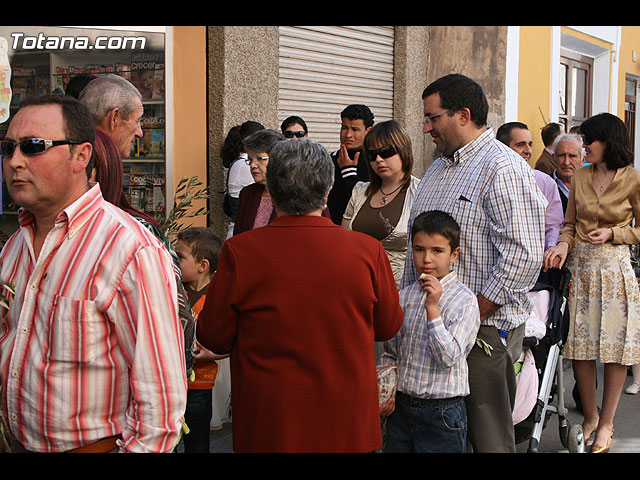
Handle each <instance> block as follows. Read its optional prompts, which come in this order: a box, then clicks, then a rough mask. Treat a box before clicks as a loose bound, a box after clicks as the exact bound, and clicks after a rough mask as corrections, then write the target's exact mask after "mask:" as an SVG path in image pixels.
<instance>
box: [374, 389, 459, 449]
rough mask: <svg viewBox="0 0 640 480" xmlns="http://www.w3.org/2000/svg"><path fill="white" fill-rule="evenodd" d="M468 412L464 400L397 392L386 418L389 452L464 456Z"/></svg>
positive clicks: (387, 447)
mask: <svg viewBox="0 0 640 480" xmlns="http://www.w3.org/2000/svg"><path fill="white" fill-rule="evenodd" d="M466 445H467V410H466V407H465V404H464V399H463V397H456V398H446V399H441V400H437V399H434V400H426V399H421V398H414V397H410V396H408V395H405V394H403V393H402V392H396V408H395V410H394V412H393V413H392V414H391V415H390V416H389V418H388V419H387V446H386V452H388V453H465V451H466Z"/></svg>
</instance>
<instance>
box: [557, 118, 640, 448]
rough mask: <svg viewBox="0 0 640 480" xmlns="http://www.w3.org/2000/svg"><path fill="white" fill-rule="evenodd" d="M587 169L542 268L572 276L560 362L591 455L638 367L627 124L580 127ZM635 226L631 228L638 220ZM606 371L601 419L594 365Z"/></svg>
mask: <svg viewBox="0 0 640 480" xmlns="http://www.w3.org/2000/svg"><path fill="white" fill-rule="evenodd" d="M581 132H582V137H583V146H584V149H585V153H586V157H585V158H586V161H587V162H589V163H590V165H587V166H585V167H583V168H581V169H579V170H577V171H576V172H575V174H574V175H573V177H572V179H571V189H570V192H571V193H570V196H569V203H568V205H567V212H566V218H565V223H564V227H563V229H562V230H561V233H560V238H559V239H558V244H557V246H555V247H553V248H550V249H549V250H547V251H546V252H545V256H544V266H545V268H559V267H561V266H562V265H563V264H564V262H565V259H566V261H567V267H568V268H569V270H570V271H571V274H572V280H571V291H570V294H569V312H570V319H571V320H570V325H569V334H568V337H567V342H566V344H565V345H564V347H563V356H564V357H565V358H570V359H572V360H573V369H574V371H575V374H576V380H577V383H578V389H579V391H580V397H581V399H582V406H583V412H584V421H583V429H584V434H585V440H588V439H589V438H590V437H591V435H592V434H593V433H594V432H595V434H596V435H595V439H594V441H593V445H592V446H591V452H592V453H603V452H607V451H608V450H609V447H610V444H611V438H612V437H613V420H614V416H615V412H616V409H617V406H618V401H619V399H620V394H621V393H622V388H623V386H624V382H625V378H626V374H627V366H628V365H633V364H636V363H638V362H639V361H640V345H639V343H640V291H639V289H638V282H637V280H636V277H635V274H634V272H633V269H632V267H631V262H630V252H629V245H630V244H634V243H639V242H640V228H638V227H634V226H633V225H634V219H637V218H638V217H639V216H640V172H638V171H637V170H635V169H634V168H633V153H632V150H631V147H630V142H629V137H628V133H627V129H626V126H625V124H624V123H623V122H622V120H620V119H619V118H618V117H616V116H615V115H611V114H609V113H602V114H598V115H595V116H593V117H591V118H589V119H587V120H586V121H585V122H584V123H582V125H581ZM636 222H637V220H636ZM596 360H599V361H600V362H602V363H603V364H604V386H603V399H602V411H601V413H600V415H598V409H597V403H596V380H595V375H596V369H595V361H596Z"/></svg>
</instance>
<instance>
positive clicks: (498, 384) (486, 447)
mask: <svg viewBox="0 0 640 480" xmlns="http://www.w3.org/2000/svg"><path fill="white" fill-rule="evenodd" d="M422 98H423V103H424V129H423V131H424V133H430V134H431V137H432V139H433V142H434V143H435V146H436V149H437V150H438V152H439V156H438V157H437V158H436V160H435V161H434V162H433V164H432V165H431V166H430V167H429V169H428V170H427V172H426V173H425V175H424V178H423V179H422V182H421V183H420V186H419V188H418V192H417V193H416V199H415V201H414V204H413V208H412V213H411V217H410V221H409V231H411V225H412V222H413V219H414V218H415V217H416V216H417V215H419V214H420V213H421V212H424V211H428V210H443V211H445V212H447V213H449V214H451V215H452V216H453V217H454V218H455V219H456V221H457V222H458V223H459V224H460V226H461V229H462V235H461V244H460V247H461V254H460V258H459V261H458V262H457V263H456V264H455V267H454V268H455V270H456V272H457V274H458V277H459V279H460V281H461V282H462V283H463V284H465V285H466V286H467V287H469V288H470V289H471V290H472V291H473V292H474V293H475V294H476V295H477V299H478V306H479V307H480V320H481V326H480V331H479V332H478V337H477V342H476V345H475V346H474V348H473V349H472V350H471V352H470V353H469V356H468V357H467V361H468V364H469V385H470V390H471V393H470V395H469V396H468V397H466V399H465V403H466V406H467V411H468V420H469V432H468V438H469V442H470V444H471V447H472V449H473V451H474V452H515V440H514V432H513V422H512V421H511V411H512V408H513V402H514V398H515V387H516V381H515V373H514V367H513V364H514V361H515V360H517V358H518V356H519V355H520V352H521V349H522V338H523V335H524V325H525V322H526V320H527V318H528V317H529V313H530V312H531V309H532V305H531V303H530V302H529V300H528V298H527V292H528V291H529V290H530V289H531V288H532V287H533V285H534V284H535V281H536V279H537V277H538V274H539V273H540V269H541V267H542V255H543V245H544V212H545V208H546V205H547V201H546V199H545V198H544V196H543V195H542V193H541V192H540V190H539V189H538V187H537V185H536V183H535V178H534V176H533V173H532V169H531V168H530V167H529V165H527V163H526V162H525V161H524V160H523V159H522V158H521V157H520V156H519V155H518V154H517V153H515V152H514V151H513V150H511V149H510V148H509V147H507V146H506V145H504V144H502V143H501V142H499V141H497V140H496V139H495V136H494V133H493V130H492V129H491V128H490V127H488V126H487V113H488V102H487V99H486V97H485V95H484V92H483V91H482V88H481V87H480V85H478V84H477V83H476V82H475V81H474V80H472V79H470V78H468V77H465V76H464V75H460V74H451V75H446V76H444V77H442V78H440V79H438V80H436V81H435V82H433V83H432V84H430V85H429V86H428V87H427V88H426V89H425V91H424V92H423V94H422ZM408 243H409V245H408V250H407V251H411V239H410V238H408ZM418 275H419V274H418V273H417V272H416V270H415V268H414V265H413V262H412V260H411V256H410V255H407V260H406V265H405V273H404V278H403V284H402V286H403V287H405V286H407V285H409V284H411V283H413V282H415V281H417V280H418Z"/></svg>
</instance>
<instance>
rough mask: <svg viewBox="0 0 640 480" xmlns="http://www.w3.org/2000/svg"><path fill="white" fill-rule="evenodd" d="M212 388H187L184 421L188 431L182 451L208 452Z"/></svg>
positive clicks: (184, 437)
mask: <svg viewBox="0 0 640 480" xmlns="http://www.w3.org/2000/svg"><path fill="white" fill-rule="evenodd" d="M212 394H213V389H212V388H210V389H208V390H189V391H188V392H187V409H186V411H185V412H184V421H185V422H186V424H187V427H189V433H187V434H186V435H184V436H183V437H182V438H183V439H184V453H209V442H210V438H209V432H210V423H211V415H212V414H213V404H212Z"/></svg>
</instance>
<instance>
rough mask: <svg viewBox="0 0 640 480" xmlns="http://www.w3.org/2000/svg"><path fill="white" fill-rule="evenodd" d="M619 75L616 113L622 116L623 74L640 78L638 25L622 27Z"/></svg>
mask: <svg viewBox="0 0 640 480" xmlns="http://www.w3.org/2000/svg"><path fill="white" fill-rule="evenodd" d="M619 63H620V75H619V76H618V103H617V106H616V108H617V115H618V116H619V117H620V118H624V92H625V82H624V81H625V75H626V74H630V75H633V76H635V77H637V78H638V79H640V27H637V26H630V27H627V26H625V27H622V35H621V42H620V53H619Z"/></svg>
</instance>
